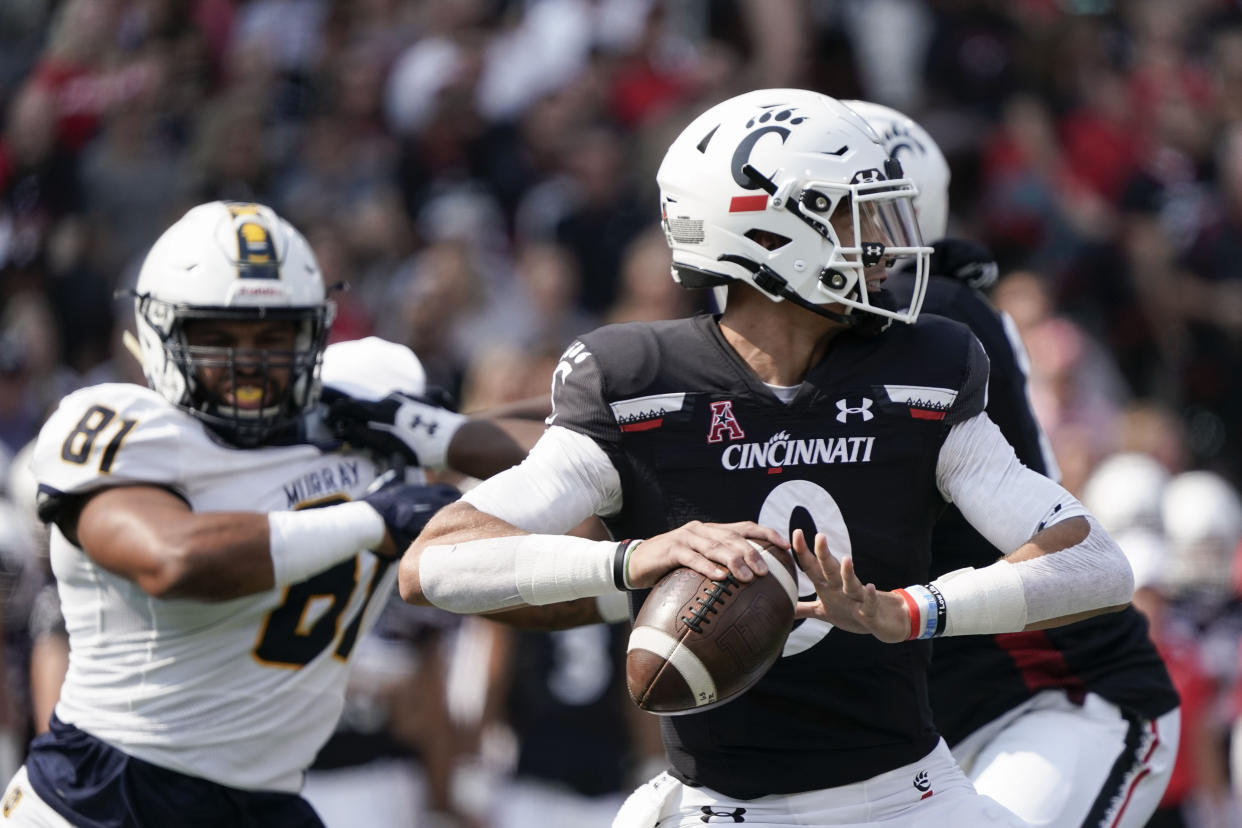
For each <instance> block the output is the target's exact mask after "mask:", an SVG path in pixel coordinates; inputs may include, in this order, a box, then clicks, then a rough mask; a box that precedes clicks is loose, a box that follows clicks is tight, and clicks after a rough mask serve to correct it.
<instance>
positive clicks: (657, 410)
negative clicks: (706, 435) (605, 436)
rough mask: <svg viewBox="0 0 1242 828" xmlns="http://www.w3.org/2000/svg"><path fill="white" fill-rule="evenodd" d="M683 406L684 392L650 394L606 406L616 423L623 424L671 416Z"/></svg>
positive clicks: (684, 401) (684, 400) (684, 402)
mask: <svg viewBox="0 0 1242 828" xmlns="http://www.w3.org/2000/svg"><path fill="white" fill-rule="evenodd" d="M685 404H686V395H685V392H677V393H672V394H651V395H650V396H646V397H634V398H633V399H629V400H617V401H616V402H613V403H609V404H608V405H609V407H610V408H611V409H612V416H613V417H615V418H616V420H617V422H619V423H625V422H629V421H631V420H643V419H648V418H651V417H659V416H662V415H664V414H672V413H673V412H674V411H681V409H682V407H683V406H685Z"/></svg>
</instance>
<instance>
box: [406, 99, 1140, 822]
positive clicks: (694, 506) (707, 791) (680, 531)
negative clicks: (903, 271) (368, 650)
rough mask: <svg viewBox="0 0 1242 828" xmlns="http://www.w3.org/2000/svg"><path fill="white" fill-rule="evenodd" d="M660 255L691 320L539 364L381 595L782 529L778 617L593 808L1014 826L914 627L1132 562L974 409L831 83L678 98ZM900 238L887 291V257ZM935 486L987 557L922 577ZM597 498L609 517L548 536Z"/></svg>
mask: <svg viewBox="0 0 1242 828" xmlns="http://www.w3.org/2000/svg"><path fill="white" fill-rule="evenodd" d="M657 178H658V182H659V185H660V190H661V207H662V224H663V227H664V229H665V233H666V236H667V239H668V241H669V244H670V246H671V247H672V250H673V262H674V264H673V272H674V277H675V278H676V279H677V280H678V281H679V282H680V283H682V284H683V285H685V286H687V287H711V286H718V285H727V286H728V289H729V293H728V305H727V307H726V309H725V311H724V312H723V313H722V314H721V315H720V316H719V317H714V316H697V317H694V318H691V319H681V320H673V321H666V322H656V323H632V324H624V325H614V326H608V327H605V328H601V329H599V330H597V331H595V332H593V333H591V334H588V335H586V336H584V337H582V338H581V339H580V340H578V341H577V342H575V343H573V344H572V345H571V346H570V347H569V349H568V350H567V351H566V352H565V354H564V355H563V357H562V359H561V361H560V363H559V364H558V366H557V368H556V370H555V371H554V379H553V393H552V401H553V413H552V414H551V416H550V417H549V418H548V423H549V428H548V430H547V431H546V432H545V433H544V436H543V437H542V438H541V439H540V441H539V443H538V444H537V445H536V446H535V448H534V449H533V450H532V452H531V454H530V456H529V457H528V458H527V460H526V461H525V462H524V463H523V464H521V465H520V466H518V467H517V468H516V469H511V470H510V471H509V472H507V473H504V474H502V475H500V476H499V477H496V478H493V479H492V480H490V481H487V482H485V483H483V484H482V485H480V486H479V487H477V488H475V489H473V490H472V491H471V493H470V495H469V496H468V497H467V498H466V499H464V500H463V501H462V502H461V503H460V504H455V505H453V506H450V507H449V508H448V509H446V510H444V511H442V512H440V513H439V514H438V515H437V517H436V518H435V519H434V520H433V521H432V523H430V524H429V525H428V527H427V529H426V531H425V532H424V533H423V535H422V536H421V538H420V539H419V541H417V542H416V543H415V544H414V545H413V546H411V547H410V549H409V550H408V551H407V553H406V555H405V557H404V558H403V559H402V563H401V570H400V585H401V593H402V596H403V597H404V598H405V599H406V600H407V601H412V602H415V603H430V604H433V605H436V606H440V607H442V608H445V609H449V610H452V611H455V612H470V613H483V612H494V611H498V610H504V609H506V608H509V607H515V606H522V605H531V604H534V605H541V604H554V603H556V602H562V601H571V600H575V599H582V598H585V597H589V596H597V595H601V594H604V593H607V592H608V591H610V590H612V589H614V588H615V587H621V588H624V589H627V590H631V591H632V592H631V602H632V603H631V607H632V608H633V609H636V608H637V607H638V606H639V605H640V604H641V601H642V599H643V597H644V594H645V592H644V590H645V589H646V588H648V587H650V586H652V585H653V584H654V583H655V582H656V580H657V579H658V578H659V577H660V576H662V575H663V574H664V573H666V572H668V571H670V570H671V569H673V568H675V567H678V566H689V567H691V568H693V569H694V570H695V571H697V572H700V573H702V574H704V575H706V576H709V577H711V578H714V579H723V578H724V577H726V575H728V574H732V575H733V576H734V577H735V578H737V579H738V580H741V581H743V582H745V581H750V580H751V579H753V578H756V577H764V576H765V575H766V573H767V571H768V564H767V563H766V562H765V555H767V559H768V560H771V556H770V555H768V554H767V553H762V554H761V550H760V548H759V547H758V545H757V543H753V542H768V543H773V544H777V545H779V546H782V547H785V548H790V546H792V548H793V550H794V551H795V553H796V555H797V558H798V563H799V566H800V567H801V569H802V572H801V574H800V594H801V595H802V596H804V599H803V601H802V602H801V603H800V604H799V606H798V610H797V616H798V619H799V622H798V625H797V626H796V628H795V629H794V630H793V632H792V633H791V634H790V636H789V639H788V642H787V644H786V646H785V649H784V657H783V658H781V659H778V661H777V663H776V665H775V666H773V667H772V669H771V670H770V671H769V672H768V673H767V674H766V675H765V676H764V677H763V679H761V680H760V681H759V682H758V683H757V684H756V685H755V686H754V687H753V688H752V689H751V690H749V691H748V692H747V693H745V694H743V695H741V696H739V697H738V698H736V699H734V700H732V701H730V702H728V703H727V704H723V705H711V704H710V703H708V704H705V705H704V709H702V710H701V711H696V712H694V713H691V714H689V715H682V716H676V717H670V718H668V719H666V720H664V722H663V725H664V729H663V732H664V737H665V747H666V749H667V753H668V757H669V760H670V763H671V765H672V768H671V770H670V771H669V772H668V773H664V774H661V775H659V776H657V777H656V778H655V779H653V780H652V781H651V782H649V783H648V784H647V785H645V786H643V787H642V788H640V789H639V790H638V791H636V792H635V793H634V795H632V796H631V798H630V800H629V801H628V802H627V804H626V806H625V807H623V808H622V811H621V813H620V814H618V816H617V819H616V822H615V823H614V825H617V826H623V828H629V827H630V826H643V828H650V826H653V825H658V826H660V828H669V826H682V827H683V828H688V826H692V825H701V824H703V823H704V822H734V823H737V822H745V823H748V824H751V825H757V826H776V825H792V824H798V825H876V826H878V825H902V826H930V825H938V826H939V825H985V824H986V825H1018V824H1023V823H1021V822H1020V821H1019V820H1018V819H1017V817H1015V816H1014V815H1013V814H1012V813H1011V812H1009V811H1006V810H1005V809H1004V808H1002V807H1001V806H999V805H998V804H997V803H996V802H995V801H993V800H991V799H989V798H987V797H984V796H981V795H979V794H977V793H976V792H975V790H974V787H973V785H972V784H971V783H970V780H969V779H967V778H966V776H965V775H964V774H963V773H962V772H961V770H960V769H959V768H958V767H957V765H956V763H955V762H954V761H953V758H952V755H951V754H950V753H949V750H948V747H947V746H946V745H945V743H944V741H943V739H942V738H941V737H940V735H939V734H938V733H937V732H936V730H935V727H934V726H933V724H932V718H931V710H930V706H929V704H928V700H927V686H926V675H927V663H928V661H929V659H930V641H929V640H928V639H931V638H933V637H936V636H943V635H949V636H954V635H969V634H981V633H996V632H1019V631H1022V630H1027V629H1042V628H1044V627H1048V626H1054V625H1057V624H1060V623H1065V622H1067V621H1069V620H1078V619H1079V618H1082V617H1085V616H1088V615H1094V614H1096V613H1098V612H1102V611H1105V610H1106V609H1109V608H1116V607H1120V606H1124V605H1125V604H1126V603H1127V602H1128V601H1129V599H1130V594H1131V591H1132V588H1133V578H1132V574H1131V572H1130V567H1129V564H1128V563H1127V562H1126V559H1125V557H1124V556H1123V555H1122V553H1121V551H1120V550H1119V549H1118V548H1117V546H1116V544H1115V543H1114V542H1113V541H1112V540H1111V539H1110V538H1109V537H1108V536H1107V534H1106V533H1105V532H1104V531H1103V529H1101V528H1100V526H1099V525H1098V523H1097V522H1096V521H1095V520H1094V519H1093V518H1092V517H1091V516H1090V515H1089V514H1087V512H1086V510H1085V509H1084V508H1083V507H1082V506H1081V504H1079V503H1078V502H1077V500H1075V499H1074V498H1073V497H1072V496H1071V495H1070V494H1069V493H1068V492H1066V491H1065V490H1064V489H1062V488H1061V487H1060V486H1058V485H1057V484H1056V483H1054V482H1052V481H1051V480H1049V479H1048V478H1046V477H1044V476H1042V475H1039V474H1037V473H1035V472H1033V471H1030V470H1029V469H1027V468H1025V467H1024V466H1023V465H1022V464H1021V463H1020V462H1019V461H1018V459H1017V457H1016V456H1015V455H1014V451H1013V448H1012V447H1011V446H1010V445H1009V444H1008V443H1006V442H1005V439H1004V437H1003V436H1002V435H1001V433H1000V430H999V429H998V428H997V427H996V426H995V424H993V423H992V421H991V420H990V419H988V417H987V415H986V414H985V413H984V403H985V400H986V383H987V373H988V369H987V357H986V355H985V354H984V352H983V349H982V347H981V346H980V345H979V343H978V340H976V339H975V337H974V336H973V335H971V333H970V331H969V330H968V329H967V328H966V327H965V326H963V325H960V324H959V323H956V322H952V321H949V320H946V319H943V318H940V317H936V316H928V317H925V318H920V317H919V315H918V312H919V304H920V301H919V300H921V298H922V294H923V290H924V288H925V285H926V280H927V272H928V271H927V266H928V258H929V255H930V253H931V248H928V247H925V246H923V245H922V243H921V240H920V238H919V235H918V229H917V224H916V222H915V219H914V214H913V211H912V205H911V198H912V196H913V195H914V193H915V189H914V187H913V186H912V185H911V183H910V182H909V180H908V179H906V178H905V177H904V176H903V174H902V171H901V168H900V165H899V164H898V163H896V162H895V161H893V159H892V158H891V157H890V156H889V155H888V153H887V152H885V150H884V148H883V146H882V145H881V144H880V143H879V141H878V137H877V136H876V135H875V133H874V132H873V131H872V130H871V129H870V127H868V126H867V124H866V122H865V121H864V120H863V119H862V118H861V117H860V116H858V115H857V114H856V113H854V112H853V111H852V110H850V109H849V108H847V107H846V106H844V105H843V104H841V103H840V102H839V101H837V100H834V99H832V98H829V97H827V96H824V95H820V94H817V93H812V92H806V91H802V90H791V89H775V90H762V91H756V92H751V93H747V94H744V95H741V96H738V97H736V98H732V99H730V100H728V101H725V102H723V103H721V104H718V105H717V106H715V107H712V108H711V109H709V110H708V111H707V112H705V113H704V114H703V115H701V116H699V117H698V118H697V119H695V120H694V121H693V122H692V123H691V124H690V125H689V126H688V127H687V128H686V129H685V131H683V132H682V134H681V135H680V136H679V137H678V138H677V139H676V140H675V141H674V142H673V144H672V145H671V147H670V148H669V151H668V153H667V155H666V157H665V159H664V162H663V164H662V165H661V167H660V171H659V173H658V176H657ZM902 260H909V261H912V262H913V267H914V268H915V272H916V290H915V297H914V299H915V300H914V301H913V302H912V303H911V304H910V305H909V307H908V308H904V309H898V308H897V306H896V305H895V303H893V302H892V301H891V298H890V297H889V296H888V294H887V292H886V291H884V289H883V283H884V279H885V278H886V272H887V271H886V265H888V264H889V263H891V262H900V261H902ZM946 503H955V504H957V506H958V508H959V509H960V510H961V512H962V513H963V515H965V516H966V518H967V519H968V520H969V521H970V523H971V524H972V525H973V526H975V527H976V528H977V529H979V530H980V531H981V532H982V533H983V534H984V536H985V537H987V538H988V539H989V540H990V541H991V542H992V543H993V544H994V545H995V546H996V547H998V548H999V549H1001V550H1003V551H1004V552H1006V553H1008V555H1007V557H1006V558H1005V559H1002V560H999V561H997V562H996V563H993V564H991V565H989V566H986V567H982V568H978V569H962V570H958V571H956V572H953V573H951V574H950V575H947V576H943V577H940V578H937V579H934V580H933V579H932V578H931V573H932V569H931V567H932V560H931V543H930V541H931V534H932V529H933V527H934V526H935V524H936V520H937V519H938V518H939V516H940V515H941V513H942V512H943V510H944V508H945V505H946ZM592 514H595V515H599V516H600V517H601V518H603V520H604V522H605V523H606V524H607V525H608V527H609V528H610V530H611V531H612V534H613V537H614V538H625V539H626V540H622V541H620V542H615V543H614V542H600V541H589V540H584V539H580V538H572V537H567V536H565V535H563V534H560V533H563V532H565V531H566V530H568V529H569V528H571V527H573V526H575V525H577V524H578V523H579V522H580V521H581V520H583V519H584V518H585V517H588V516H589V515H592Z"/></svg>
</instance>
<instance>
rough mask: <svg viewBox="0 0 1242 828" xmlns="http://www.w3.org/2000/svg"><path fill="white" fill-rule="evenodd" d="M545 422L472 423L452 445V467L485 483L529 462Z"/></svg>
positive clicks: (464, 425) (457, 434) (449, 458)
mask: <svg viewBox="0 0 1242 828" xmlns="http://www.w3.org/2000/svg"><path fill="white" fill-rule="evenodd" d="M543 430H544V426H543V423H542V422H538V421H535V420H519V419H491V418H488V419H470V420H467V421H466V422H464V423H462V425H461V427H460V428H458V429H457V431H456V432H455V433H454V434H453V439H452V441H451V442H450V443H449V445H448V453H447V455H446V459H447V461H448V465H449V466H450V467H451V468H453V469H455V470H457V471H459V472H461V473H462V474H468V475H470V476H471V477H477V478H479V479H480V480H485V479H487V478H489V477H491V476H492V475H495V474H498V473H500V472H502V471H504V470H505V469H507V468H510V467H512V466H516V465H517V464H518V463H521V462H522V461H523V460H524V459H526V453H527V452H528V451H529V450H530V448H531V446H533V445H535V443H536V442H537V441H538V440H539V436H540V435H541V434H543Z"/></svg>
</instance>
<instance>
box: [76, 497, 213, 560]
mask: <svg viewBox="0 0 1242 828" xmlns="http://www.w3.org/2000/svg"><path fill="white" fill-rule="evenodd" d="M190 514H191V511H190V507H189V506H188V505H187V504H186V503H185V501H184V500H182V499H181V498H180V497H178V496H177V495H175V494H173V493H172V492H170V491H168V490H167V489H163V488H160V487H158V486H118V487H115V488H109V489H104V490H102V491H99V492H95V493H93V494H91V495H89V496H87V497H84V498H83V502H82V503H81V505H80V508H79V509H78V510H77V519H76V521H74V522H73V524H72V526H71V529H72V531H73V533H74V534H76V543H77V544H78V546H80V547H81V548H82V550H83V551H84V552H85V553H86V554H87V556H88V557H90V559H91V560H92V561H94V562H95V563H96V564H98V565H99V566H101V567H103V568H104V569H106V570H108V571H109V572H113V573H115V574H117V575H120V576H121V577H123V578H127V579H129V580H131V581H141V580H143V579H144V578H147V577H151V576H153V575H154V574H156V573H158V572H160V571H161V570H163V569H164V568H165V567H166V566H167V563H168V561H167V557H168V555H169V553H170V552H171V551H172V550H174V549H175V548H176V547H177V545H178V544H177V541H176V538H174V537H173V533H174V531H176V527H181V526H184V525H185V523H186V520H187V518H188V517H189V516H190ZM62 531H63V529H62ZM66 535H67V536H68V533H66Z"/></svg>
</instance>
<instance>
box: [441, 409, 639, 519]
mask: <svg viewBox="0 0 1242 828" xmlns="http://www.w3.org/2000/svg"><path fill="white" fill-rule="evenodd" d="M462 500H464V501H465V502H467V503H469V504H470V505H471V506H473V507H474V508H476V509H478V510H479V511H480V512H486V513H487V514H489V515H493V516H494V517H498V518H500V519H501V520H503V521H505V522H506V523H511V524H513V525H514V526H516V527H517V528H519V529H524V530H526V531H527V532H543V533H548V534H554V533H560V532H568V531H569V530H570V529H573V528H574V527H575V526H577V525H578V524H579V523H581V522H582V521H584V520H586V519H587V518H589V517H590V516H591V515H600V516H601V517H607V516H608V515H615V514H616V513H617V512H619V511H621V476H620V475H618V474H617V470H616V468H615V467H614V466H613V465H612V461H611V460H609V459H608V455H607V454H605V453H604V450H603V449H601V448H600V447H599V446H598V445H597V444H596V443H595V441H594V440H592V439H591V438H590V437H587V436H586V435H584V434H579V433H578V432H576V431H571V430H570V429H568V428H564V427H562V426H552V427H550V428H549V429H548V430H547V431H545V432H544V433H543V436H541V437H540V438H539V442H537V443H535V445H534V447H533V448H532V449H531V450H530V454H528V455H527V456H526V459H525V460H523V461H522V462H521V463H520V464H519V465H517V466H514V467H513V468H511V469H507V470H506V471H503V472H501V473H500V474H498V475H496V476H495V477H491V478H488V479H487V480H484V481H483V482H482V483H480V484H479V485H477V486H475V487H474V488H473V489H471V490H470V491H469V492H467V493H466V495H465V496H464V497H463V498H462Z"/></svg>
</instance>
